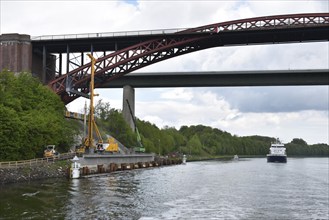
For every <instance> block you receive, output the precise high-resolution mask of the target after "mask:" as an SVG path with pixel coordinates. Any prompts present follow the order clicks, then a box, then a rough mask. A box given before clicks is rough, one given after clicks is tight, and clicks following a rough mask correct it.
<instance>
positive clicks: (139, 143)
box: [126, 99, 145, 153]
mask: <svg viewBox="0 0 329 220" xmlns="http://www.w3.org/2000/svg"><path fill="white" fill-rule="evenodd" d="M126 102H127V104H128V108H129V112H130V115H131V118H132V119H133V122H134V127H135V132H136V135H137V147H135V148H134V150H135V152H141V153H144V152H145V148H144V146H143V144H142V139H141V136H140V134H139V131H138V128H137V124H136V119H135V116H134V115H133V112H132V110H131V107H130V104H129V101H128V99H126Z"/></svg>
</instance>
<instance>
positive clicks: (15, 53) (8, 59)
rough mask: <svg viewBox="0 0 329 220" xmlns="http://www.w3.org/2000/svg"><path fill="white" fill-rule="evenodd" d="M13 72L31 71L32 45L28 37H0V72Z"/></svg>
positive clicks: (22, 35) (12, 35)
mask: <svg viewBox="0 0 329 220" xmlns="http://www.w3.org/2000/svg"><path fill="white" fill-rule="evenodd" d="M3 69H8V70H10V71H13V72H22V71H29V72H31V70H32V44H31V38H30V35H25V34H2V35H0V71H2V70H3Z"/></svg>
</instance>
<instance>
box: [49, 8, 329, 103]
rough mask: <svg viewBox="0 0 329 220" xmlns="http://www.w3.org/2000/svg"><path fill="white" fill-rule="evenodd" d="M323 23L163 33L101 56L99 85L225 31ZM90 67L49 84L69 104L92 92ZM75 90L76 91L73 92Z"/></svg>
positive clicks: (327, 21) (324, 20) (295, 19)
mask: <svg viewBox="0 0 329 220" xmlns="http://www.w3.org/2000/svg"><path fill="white" fill-rule="evenodd" d="M321 26H325V27H329V13H317V14H296V15H280V16H268V17H258V18H250V19H242V20H235V21H228V22H222V23H217V24H211V25H206V26H202V27H197V28H192V29H187V30H184V31H180V32H177V33H176V34H175V35H170V36H167V35H163V37H161V38H157V39H153V40H148V41H145V42H142V43H139V44H136V45H134V46H131V47H128V48H125V49H122V50H119V51H116V52H114V53H111V54H108V55H106V56H104V57H101V58H99V59H97V61H96V64H95V65H96V67H95V88H97V87H99V86H100V85H101V84H103V83H106V82H108V81H111V80H113V79H115V78H117V77H120V76H123V75H125V74H127V73H130V72H132V71H135V70H137V69H140V68H142V67H145V66H148V65H151V64H153V63H156V62H159V61H162V60H165V59H169V58H172V57H176V56H179V55H183V54H186V53H191V52H194V51H198V50H202V49H206V48H210V47H215V46H218V44H214V43H212V42H213V40H214V37H216V36H218V35H220V34H221V33H226V32H243V31H262V30H273V29H291V28H308V27H321ZM328 38H329V37H328ZM90 68H91V64H90V63H88V64H85V65H83V66H81V67H79V68H77V69H75V70H73V71H71V72H69V73H67V74H66V75H63V76H61V77H59V78H57V79H56V80H53V81H51V82H50V83H49V84H48V85H49V87H50V88H51V89H52V90H54V91H55V92H56V93H57V94H58V95H60V96H61V99H62V100H63V101H64V103H65V104H67V103H69V102H71V101H73V100H74V99H76V98H78V97H80V96H81V95H83V94H88V93H89V81H90ZM72 90H74V91H75V93H73V92H70V91H72Z"/></svg>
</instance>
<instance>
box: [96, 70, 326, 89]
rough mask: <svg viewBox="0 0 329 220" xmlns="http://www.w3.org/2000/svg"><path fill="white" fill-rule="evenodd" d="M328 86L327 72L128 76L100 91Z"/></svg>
mask: <svg viewBox="0 0 329 220" xmlns="http://www.w3.org/2000/svg"><path fill="white" fill-rule="evenodd" d="M125 85H130V86H132V87H135V88H152V87H153V88H155V87H210V86H288V85H329V70H328V69H314V70H262V71H211V72H203V71H195V72H156V73H154V72H149V73H130V74H127V75H125V76H123V77H121V78H117V79H115V80H112V81H110V82H108V83H107V84H103V85H102V86H101V88H122V87H123V86H125Z"/></svg>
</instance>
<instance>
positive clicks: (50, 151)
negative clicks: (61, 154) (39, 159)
mask: <svg viewBox="0 0 329 220" xmlns="http://www.w3.org/2000/svg"><path fill="white" fill-rule="evenodd" d="M57 155H58V152H57V151H56V150H55V145H47V146H46V147H45V150H44V151H43V157H54V156H57Z"/></svg>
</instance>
